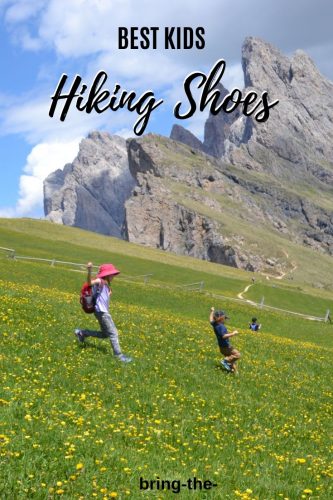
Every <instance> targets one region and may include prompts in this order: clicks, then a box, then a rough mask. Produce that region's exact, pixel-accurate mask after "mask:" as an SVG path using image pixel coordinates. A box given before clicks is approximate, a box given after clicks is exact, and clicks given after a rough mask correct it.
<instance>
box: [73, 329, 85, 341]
mask: <svg viewBox="0 0 333 500" xmlns="http://www.w3.org/2000/svg"><path fill="white" fill-rule="evenodd" d="M74 335H75V336H76V338H77V339H78V341H79V342H84V335H83V333H82V332H81V330H80V329H79V328H76V330H74Z"/></svg>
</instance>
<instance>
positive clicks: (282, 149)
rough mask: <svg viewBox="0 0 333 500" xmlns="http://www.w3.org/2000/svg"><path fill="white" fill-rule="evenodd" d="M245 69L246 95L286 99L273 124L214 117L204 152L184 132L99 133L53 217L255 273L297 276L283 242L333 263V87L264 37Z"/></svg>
mask: <svg viewBox="0 0 333 500" xmlns="http://www.w3.org/2000/svg"><path fill="white" fill-rule="evenodd" d="M242 64H243V69H244V76H245V91H251V89H254V90H255V91H257V92H259V91H260V90H262V89H265V90H268V92H269V95H270V98H271V99H272V98H279V100H280V103H279V105H278V106H276V107H275V108H274V109H273V110H272V115H271V116H270V117H269V119H268V120H267V122H265V123H261V124H259V123H257V122H255V120H253V119H252V118H251V116H248V117H245V116H244V115H242V114H241V113H240V112H239V111H235V112H234V113H231V114H225V113H220V114H218V115H216V116H213V115H210V116H209V118H208V119H207V121H206V124H205V133H204V141H203V142H201V141H200V140H199V139H197V138H196V137H195V136H194V135H193V134H191V133H190V132H189V131H187V130H186V129H184V128H183V127H181V126H180V125H175V126H174V127H173V129H172V132H171V138H170V139H168V138H166V137H162V136H157V135H154V134H147V135H145V136H143V137H141V138H138V139H137V138H135V139H129V140H128V141H127V142H125V140H124V139H122V138H119V137H117V136H110V135H109V134H107V133H106V132H93V133H91V134H89V136H88V138H87V139H85V140H83V141H82V143H81V145H80V152H79V155H78V157H77V158H76V159H75V160H74V162H73V164H70V165H67V166H66V167H65V168H64V171H57V172H55V173H53V174H51V175H50V176H49V177H48V178H47V179H46V180H45V182H44V206H45V215H46V217H47V218H48V219H50V220H52V221H55V222H60V223H64V224H69V225H74V226H78V227H82V228H85V229H89V230H94V231H97V232H101V233H103V234H109V235H114V236H117V237H120V238H123V239H127V240H128V241H133V242H136V243H141V244H144V245H149V246H153V247H157V248H162V249H164V250H168V251H172V252H175V253H179V254H184V255H191V256H194V257H198V258H202V259H205V260H211V261H214V262H218V263H223V264H228V265H231V266H234V267H240V268H243V269H247V270H251V271H263V272H265V271H267V269H269V270H271V271H272V270H273V272H275V273H277V274H282V273H285V272H287V271H288V270H289V269H291V268H292V267H293V266H292V263H291V262H289V261H288V259H286V258H284V257H283V241H284V240H290V241H295V242H296V243H297V244H298V245H299V246H300V249H301V248H302V245H303V246H304V245H305V246H309V247H311V248H313V249H314V250H317V251H318V252H320V253H327V254H328V255H333V196H332V195H333V146H332V144H333V143H332V142H331V139H333V92H332V90H333V84H332V83H331V82H329V81H327V80H325V78H324V77H322V76H321V75H320V73H319V72H318V71H317V69H316V68H315V66H314V64H313V63H312V61H311V59H310V58H309V57H308V56H307V55H306V54H305V53H303V52H302V51H297V52H296V54H295V55H294V56H293V57H292V58H291V59H289V58H287V57H286V56H284V55H282V54H281V53H280V52H279V51H278V50H277V49H275V48H274V47H272V46H271V45H270V44H268V43H266V42H263V41H262V40H259V39H257V38H248V39H246V40H245V42H244V45H243V50H242ZM219 85H220V84H219ZM220 89H221V97H220V99H223V96H225V95H227V92H228V91H227V89H224V88H222V87H221V86H220ZM308 94H309V95H310V97H309V95H308ZM259 235H260V236H259ZM273 241H274V242H275V243H276V248H274V245H272V242H273ZM300 251H301V250H300ZM314 255H315V254H314Z"/></svg>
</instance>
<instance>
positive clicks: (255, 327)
mask: <svg viewBox="0 0 333 500" xmlns="http://www.w3.org/2000/svg"><path fill="white" fill-rule="evenodd" d="M249 328H250V330H252V331H253V332H258V331H259V330H260V328H261V325H260V324H259V323H258V320H257V318H252V321H251V323H249Z"/></svg>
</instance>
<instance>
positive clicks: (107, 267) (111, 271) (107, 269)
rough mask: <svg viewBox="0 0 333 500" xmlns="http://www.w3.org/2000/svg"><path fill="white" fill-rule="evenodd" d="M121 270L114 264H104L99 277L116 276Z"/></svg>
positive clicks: (100, 268) (99, 271)
mask: <svg viewBox="0 0 333 500" xmlns="http://www.w3.org/2000/svg"><path fill="white" fill-rule="evenodd" d="M119 273H120V271H118V269H117V268H116V267H114V265H113V264H102V265H101V266H100V267H99V270H98V274H97V276H96V277H97V278H105V276H115V275H116V274H119Z"/></svg>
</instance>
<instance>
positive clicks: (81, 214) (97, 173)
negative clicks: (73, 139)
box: [44, 132, 134, 238]
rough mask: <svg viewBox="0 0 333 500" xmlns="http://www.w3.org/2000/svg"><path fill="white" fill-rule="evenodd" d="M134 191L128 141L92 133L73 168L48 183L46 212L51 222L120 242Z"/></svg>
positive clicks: (45, 192)
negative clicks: (130, 198)
mask: <svg viewBox="0 0 333 500" xmlns="http://www.w3.org/2000/svg"><path fill="white" fill-rule="evenodd" d="M133 187H134V180H133V178H132V176H131V174H130V172H129V168H128V158H127V149H126V141H125V140H124V139H122V138H121V137H118V136H110V135H109V134H108V133H106V132H93V133H91V134H89V136H88V137H87V139H84V140H83V141H82V142H81V144H80V150H79V154H78V156H77V157H76V158H75V160H74V162H73V163H72V164H68V165H66V166H65V168H64V170H63V171H62V170H57V171H56V172H53V173H52V174H50V175H49V176H48V177H47V178H46V179H45V181H44V211H45V214H46V215H47V218H48V219H49V220H51V221H54V222H58V223H60V224H66V225H69V226H77V227H81V228H83V229H87V230H90V231H95V232H98V233H102V234H107V235H113V236H117V237H119V238H121V237H122V230H123V225H124V219H125V208H124V205H125V201H126V200H127V198H128V197H129V196H130V194H131V192H132V189H133Z"/></svg>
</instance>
